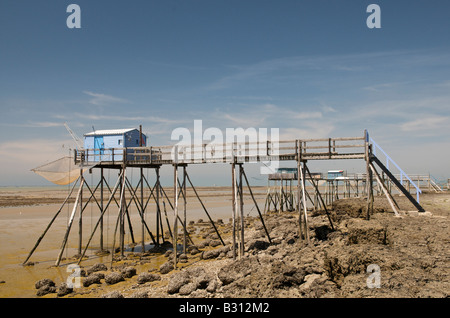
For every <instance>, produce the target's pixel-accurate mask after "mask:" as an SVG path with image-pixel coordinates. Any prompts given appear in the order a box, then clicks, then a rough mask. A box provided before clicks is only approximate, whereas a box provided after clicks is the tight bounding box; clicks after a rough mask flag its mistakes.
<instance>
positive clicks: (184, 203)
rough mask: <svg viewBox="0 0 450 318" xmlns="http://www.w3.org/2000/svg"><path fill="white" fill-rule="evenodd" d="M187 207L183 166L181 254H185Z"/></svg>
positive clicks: (184, 168)
mask: <svg viewBox="0 0 450 318" xmlns="http://www.w3.org/2000/svg"><path fill="white" fill-rule="evenodd" d="M186 205H187V193H186V165H184V166H183V253H184V254H186V244H187V242H186V234H187V229H186V226H185V225H186V207H187V206H186Z"/></svg>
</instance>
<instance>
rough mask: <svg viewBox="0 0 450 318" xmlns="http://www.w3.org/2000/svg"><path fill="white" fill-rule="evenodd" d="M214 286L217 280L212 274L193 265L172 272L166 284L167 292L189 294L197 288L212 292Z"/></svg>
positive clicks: (214, 288)
mask: <svg viewBox="0 0 450 318" xmlns="http://www.w3.org/2000/svg"><path fill="white" fill-rule="evenodd" d="M216 288H217V281H216V279H215V276H214V275H213V274H211V273H209V272H207V271H206V270H205V269H204V268H202V267H193V268H188V269H186V270H183V271H181V272H179V273H175V274H173V275H172V276H171V277H170V281H169V284H168V286H167V293H169V294H175V293H179V294H180V295H190V294H191V293H193V292H194V291H196V290H197V289H206V291H207V292H210V293H212V292H214V291H215V290H216Z"/></svg>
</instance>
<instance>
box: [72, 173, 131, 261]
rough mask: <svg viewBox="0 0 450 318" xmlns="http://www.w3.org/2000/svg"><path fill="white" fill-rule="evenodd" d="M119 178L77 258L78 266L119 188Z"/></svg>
mask: <svg viewBox="0 0 450 318" xmlns="http://www.w3.org/2000/svg"><path fill="white" fill-rule="evenodd" d="M122 173H123V172H122ZM120 178H121V176H119V178H118V179H117V182H116V185H115V186H114V189H113V190H112V191H110V192H111V195H110V197H109V200H108V202H107V203H106V206H105V208H104V210H103V212H102V214H101V215H100V218H99V219H98V221H97V223H96V224H95V227H94V229H93V231H92V233H91V236H90V237H89V240H88V242H87V244H86V247H85V248H84V251H83V253H82V254H81V256H80V258H79V260H78V263H77V264H78V265H79V264H80V262H81V260H82V258H83V257H84V255H85V253H86V251H87V249H88V247H89V244H90V243H91V240H92V238H93V237H94V233H95V231H96V230H97V227H98V225H99V223H100V220H101V218H102V217H103V215H104V214H105V211H106V210H107V209H108V207H109V204H110V203H111V201H112V200H113V199H114V194H115V193H116V191H117V189H118V187H119V183H120ZM108 188H109V186H108ZM112 254H114V249H113V251H112Z"/></svg>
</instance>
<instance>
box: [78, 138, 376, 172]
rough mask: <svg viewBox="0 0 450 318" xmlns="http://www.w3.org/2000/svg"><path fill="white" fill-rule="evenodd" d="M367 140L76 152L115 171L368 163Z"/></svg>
mask: <svg viewBox="0 0 450 318" xmlns="http://www.w3.org/2000/svg"><path fill="white" fill-rule="evenodd" d="M367 146H368V145H367V142H365V138H364V137H349V138H322V139H304V140H302V139H297V140H285V141H278V142H272V141H268V142H262V143H259V142H245V143H229V144H199V145H196V144H193V145H171V146H152V147H132V148H107V149H100V150H99V149H85V150H75V155H74V157H75V163H76V164H80V163H88V164H92V163H96V162H98V165H99V166H104V167H108V168H113V167H114V166H117V167H121V166H122V165H124V164H125V165H127V166H129V167H153V166H157V165H173V164H202V163H233V162H234V163H246V162H268V161H297V160H300V161H305V160H330V159H365V158H366V151H365V150H366V148H367Z"/></svg>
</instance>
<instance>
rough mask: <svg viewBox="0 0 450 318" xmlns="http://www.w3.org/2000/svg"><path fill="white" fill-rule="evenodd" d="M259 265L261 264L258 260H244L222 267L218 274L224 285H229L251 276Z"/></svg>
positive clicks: (251, 258)
mask: <svg viewBox="0 0 450 318" xmlns="http://www.w3.org/2000/svg"><path fill="white" fill-rule="evenodd" d="M258 265H259V263H258V261H257V259H256V258H253V257H250V258H249V257H247V258H242V259H240V260H237V261H235V262H233V263H231V264H229V265H225V266H224V267H222V268H221V269H220V270H219V272H218V273H217V276H218V277H219V279H220V280H221V281H222V283H223V284H224V285H228V284H231V283H232V282H234V281H235V280H238V279H241V278H243V277H245V276H247V275H250V274H251V273H252V270H253V269H254V268H255V267H257V266H258Z"/></svg>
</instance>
